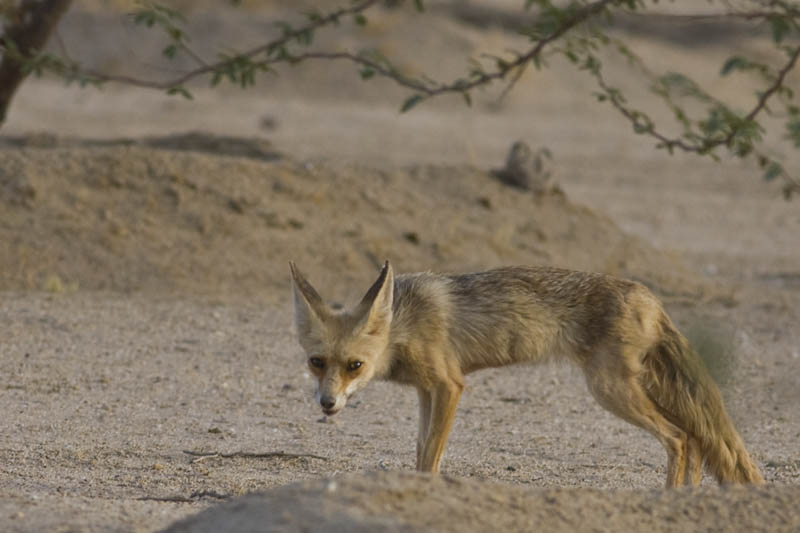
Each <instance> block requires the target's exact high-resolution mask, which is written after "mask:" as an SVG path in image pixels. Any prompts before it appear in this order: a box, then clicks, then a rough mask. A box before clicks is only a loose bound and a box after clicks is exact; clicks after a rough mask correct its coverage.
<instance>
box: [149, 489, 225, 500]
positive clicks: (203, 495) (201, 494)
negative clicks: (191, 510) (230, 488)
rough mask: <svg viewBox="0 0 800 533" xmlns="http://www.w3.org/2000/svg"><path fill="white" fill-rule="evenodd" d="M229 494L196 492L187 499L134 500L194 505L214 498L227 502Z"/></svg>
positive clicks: (165, 497) (209, 491) (178, 497)
mask: <svg viewBox="0 0 800 533" xmlns="http://www.w3.org/2000/svg"><path fill="white" fill-rule="evenodd" d="M230 497H231V495H230V494H223V493H221V492H217V491H215V490H196V491H194V492H193V493H192V494H191V496H189V497H188V498H187V497H186V496H142V497H141V498H136V499H137V500H139V501H149V502H174V503H194V502H196V501H197V500H200V499H202V498H214V499H217V500H228V499H230Z"/></svg>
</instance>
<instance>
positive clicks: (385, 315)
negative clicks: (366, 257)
mask: <svg viewBox="0 0 800 533" xmlns="http://www.w3.org/2000/svg"><path fill="white" fill-rule="evenodd" d="M393 302H394V272H392V266H391V265H390V264H389V261H386V263H384V265H383V268H382V269H381V273H380V275H379V276H378V279H377V280H376V281H375V283H373V284H372V287H370V288H369V290H368V291H367V294H365V295H364V298H362V300H361V303H359V304H358V307H357V308H356V309H357V310H358V312H359V313H363V318H362V319H361V324H362V328H363V329H364V330H365V331H366V332H367V334H368V335H373V334H375V333H378V332H380V331H381V330H382V329H383V328H388V327H389V325H390V324H391V323H392V303H393Z"/></svg>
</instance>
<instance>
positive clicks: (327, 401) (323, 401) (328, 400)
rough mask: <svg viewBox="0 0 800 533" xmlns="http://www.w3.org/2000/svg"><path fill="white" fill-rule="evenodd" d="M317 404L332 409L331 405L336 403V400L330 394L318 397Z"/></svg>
mask: <svg viewBox="0 0 800 533" xmlns="http://www.w3.org/2000/svg"><path fill="white" fill-rule="evenodd" d="M319 404H320V405H321V406H322V407H324V408H325V409H333V406H334V405H336V400H335V399H334V398H333V397H331V396H323V397H322V398H320V399H319Z"/></svg>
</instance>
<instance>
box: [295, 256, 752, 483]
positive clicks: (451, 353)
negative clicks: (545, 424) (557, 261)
mask: <svg viewBox="0 0 800 533" xmlns="http://www.w3.org/2000/svg"><path fill="white" fill-rule="evenodd" d="M289 267H290V271H291V277H292V293H293V300H294V319H295V320H294V322H295V330H296V335H297V340H298V342H299V344H300V346H301V347H302V349H303V351H304V352H305V356H306V360H307V364H308V368H309V370H310V372H311V374H312V375H313V376H314V377H315V378H316V380H317V388H316V400H317V402H318V403H319V405H320V407H321V408H322V411H323V413H325V415H328V416H333V415H335V414H336V413H338V412H340V411H341V410H342V409H343V408H344V406H345V405H346V403H347V401H348V399H349V398H350V397H351V396H352V395H353V394H355V393H356V392H358V391H359V390H362V389H363V388H364V387H365V386H366V385H367V383H369V382H370V381H371V380H372V379H378V380H389V381H392V382H396V383H400V384H406V385H411V386H413V387H415V388H416V390H417V394H418V398H419V426H418V433H417V441H416V469H417V470H418V471H422V472H433V473H436V472H438V471H439V467H440V462H441V459H442V454H443V452H444V449H445V444H446V442H447V439H448V436H449V434H450V430H451V426H452V423H453V418H454V416H455V413H456V406H457V404H458V401H459V398H460V396H461V393H462V391H463V390H464V377H465V376H466V375H467V374H469V373H471V372H475V371H477V370H481V369H484V368H490V367H500V366H506V365H514V364H520V363H541V362H545V361H551V360H566V361H569V362H571V363H572V364H574V365H576V366H577V367H578V368H579V369H580V370H581V371H582V372H583V375H584V376H585V380H586V384H587V385H588V389H589V391H590V393H591V394H592V396H593V397H594V398H595V399H596V400H597V402H598V403H599V404H600V405H601V406H602V407H603V408H605V409H606V410H608V411H610V412H611V413H613V414H614V415H616V416H618V417H620V418H621V419H623V420H625V421H627V422H629V423H631V424H633V425H634V426H638V427H640V428H642V429H644V430H645V431H647V432H649V433H650V434H652V435H653V436H654V437H655V438H656V439H657V440H658V441H659V442H660V443H661V445H662V446H663V447H664V449H665V450H666V453H667V479H666V486H667V487H678V486H681V485H691V486H696V485H699V484H700V482H701V480H702V476H703V467H704V465H705V468H706V470H707V471H708V473H709V474H711V475H712V476H713V477H714V478H716V480H717V482H718V483H720V484H727V483H742V484H745V483H751V484H763V483H764V478H763V477H762V475H761V472H760V471H759V469H758V467H757V466H756V464H755V463H754V462H753V460H752V459H751V458H750V455H749V454H748V452H747V449H746V448H745V445H744V442H743V441H742V438H741V436H740V435H739V433H738V432H737V431H736V429H735V427H734V425H733V422H732V421H731V419H730V417H729V416H728V413H727V411H726V410H725V406H724V404H723V401H722V396H721V393H720V390H719V388H718V387H717V385H716V384H715V382H714V380H713V378H712V377H711V375H710V374H709V372H708V370H707V368H706V366H705V364H704V363H703V360H702V359H701V358H700V356H699V355H698V354H697V352H696V351H695V350H694V349H692V348H691V346H690V345H689V342H688V341H687V339H686V338H685V337H684V336H683V335H682V334H681V333H680V332H679V331H678V329H677V328H676V326H675V325H674V324H673V322H672V320H671V319H670V318H669V316H668V315H667V313H666V312H665V310H664V308H663V306H662V304H661V302H660V301H659V300H658V298H657V297H656V296H655V295H653V293H652V292H651V291H650V290H649V289H648V288H647V287H645V286H644V285H643V284H641V283H638V282H635V281H629V280H624V279H620V278H616V277H613V276H610V275H607V274H602V273H591V272H580V271H574V270H568V269H563V268H558V267H546V266H512V267H501V268H496V269H493V270H487V271H483V272H475V273H469V274H440V273H433V272H420V273H410V274H400V275H398V276H396V277H395V276H394V273H393V269H392V267H391V265H390V264H389V261H386V262H385V263H384V265H383V268H382V269H381V271H380V274H379V275H378V279H377V280H376V281H375V282H374V283H373V284H372V286H371V287H370V288H369V289H368V290H367V292H366V294H365V295H364V296H363V298H362V299H361V300H360V302H359V303H358V304H357V305H355V306H353V307H350V308H346V307H343V306H338V305H337V306H334V305H330V304H327V303H325V301H323V299H322V297H321V296H320V295H319V293H318V292H317V291H316V289H315V288H314V287H313V286H312V285H311V283H309V281H308V280H307V279H306V277H305V276H304V274H303V273H302V272H301V271H300V270H299V269H298V268H297V266H296V265H295V263H294V262H291V261H290V262H289Z"/></svg>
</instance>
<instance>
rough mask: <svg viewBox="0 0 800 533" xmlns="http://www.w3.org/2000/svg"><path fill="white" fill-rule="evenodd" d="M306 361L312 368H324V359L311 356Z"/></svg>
mask: <svg viewBox="0 0 800 533" xmlns="http://www.w3.org/2000/svg"><path fill="white" fill-rule="evenodd" d="M308 362H309V363H310V364H311V366H313V367H314V368H325V361H323V360H322V359H320V358H319V357H312V358H311V359H309V360H308Z"/></svg>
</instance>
